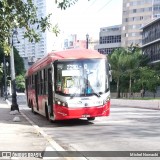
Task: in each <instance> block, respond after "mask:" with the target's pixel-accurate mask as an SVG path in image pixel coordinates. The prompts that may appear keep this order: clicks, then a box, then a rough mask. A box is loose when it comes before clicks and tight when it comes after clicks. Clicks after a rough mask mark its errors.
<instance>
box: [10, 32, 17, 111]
mask: <svg viewBox="0 0 160 160" xmlns="http://www.w3.org/2000/svg"><path fill="white" fill-rule="evenodd" d="M17 34H18V32H17V30H16V29H15V30H14V31H13V33H12V36H11V38H10V42H11V53H10V66H11V85H12V104H11V111H14V110H18V111H19V107H18V104H17V93H16V80H15V65H14V50H13V36H14V35H16V38H17ZM17 42H18V43H19V41H18V39H17Z"/></svg>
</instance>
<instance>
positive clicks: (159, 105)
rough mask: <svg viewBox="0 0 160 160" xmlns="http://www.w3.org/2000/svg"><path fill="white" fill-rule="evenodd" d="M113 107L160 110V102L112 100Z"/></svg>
mask: <svg viewBox="0 0 160 160" xmlns="http://www.w3.org/2000/svg"><path fill="white" fill-rule="evenodd" d="M112 106H124V107H134V108H144V109H155V110H160V100H130V99H111V107H112Z"/></svg>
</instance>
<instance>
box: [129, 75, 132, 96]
mask: <svg viewBox="0 0 160 160" xmlns="http://www.w3.org/2000/svg"><path fill="white" fill-rule="evenodd" d="M131 77H132V76H131V74H130V75H129V98H130V97H131V92H132V90H131V88H132V80H131Z"/></svg>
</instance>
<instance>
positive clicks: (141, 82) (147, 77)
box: [135, 66, 160, 97]
mask: <svg viewBox="0 0 160 160" xmlns="http://www.w3.org/2000/svg"><path fill="white" fill-rule="evenodd" d="M137 75H138V76H137V80H136V83H135V87H136V88H139V89H140V88H144V89H145V90H148V91H151V92H153V95H154V97H155V93H156V90H157V87H158V86H159V85H160V75H159V74H158V73H157V71H156V70H154V69H151V68H149V67H148V66H146V67H140V68H139V73H138V74H137Z"/></svg>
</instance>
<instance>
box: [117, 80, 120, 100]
mask: <svg viewBox="0 0 160 160" xmlns="http://www.w3.org/2000/svg"><path fill="white" fill-rule="evenodd" d="M117 98H120V90H119V78H118V80H117Z"/></svg>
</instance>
